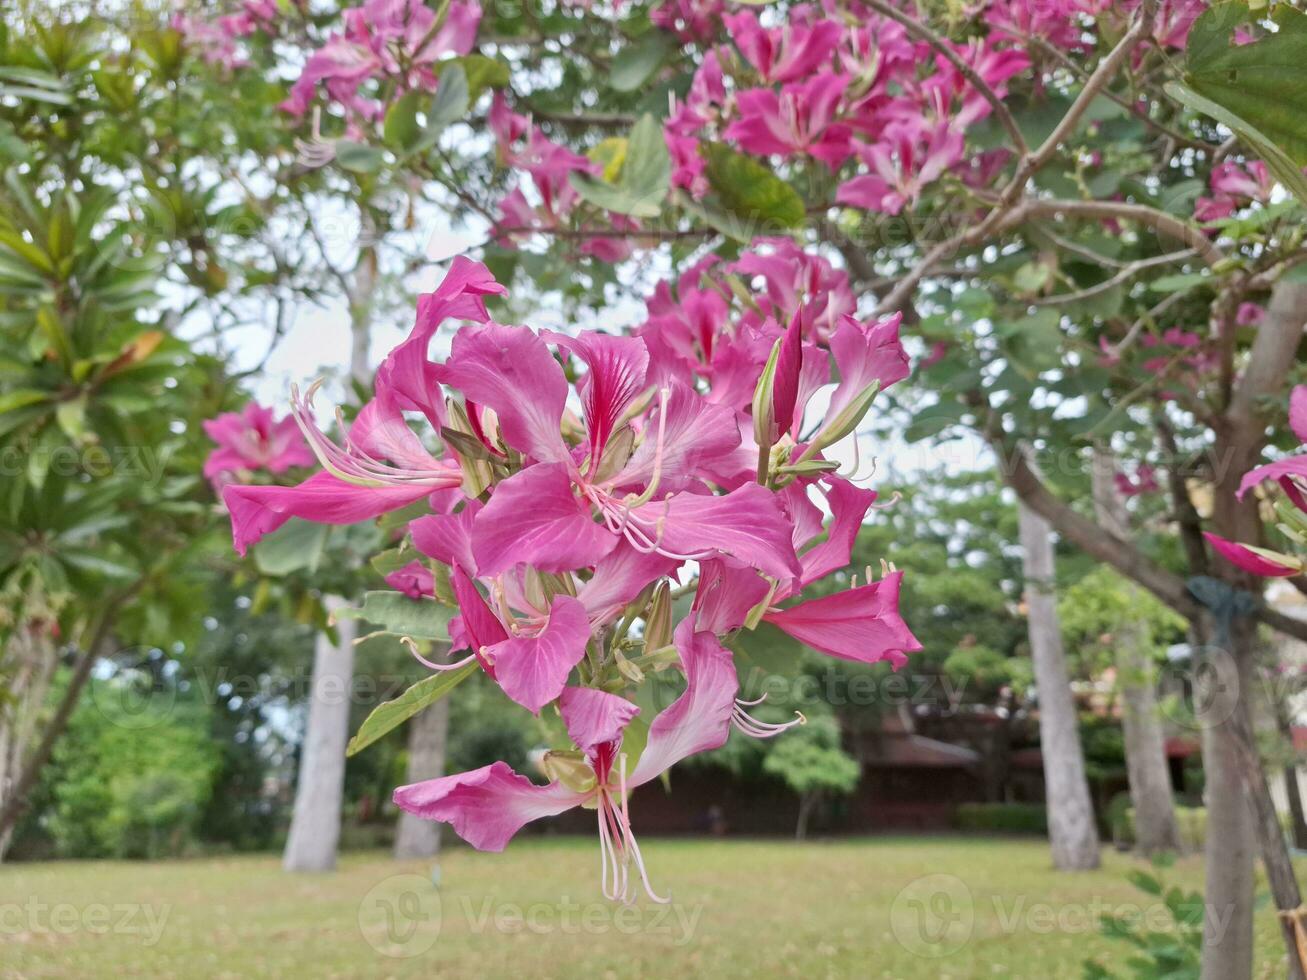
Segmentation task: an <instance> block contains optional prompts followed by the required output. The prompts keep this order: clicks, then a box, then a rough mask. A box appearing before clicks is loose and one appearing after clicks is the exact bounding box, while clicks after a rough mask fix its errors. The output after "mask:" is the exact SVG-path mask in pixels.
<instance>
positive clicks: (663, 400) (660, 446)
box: [626, 385, 669, 507]
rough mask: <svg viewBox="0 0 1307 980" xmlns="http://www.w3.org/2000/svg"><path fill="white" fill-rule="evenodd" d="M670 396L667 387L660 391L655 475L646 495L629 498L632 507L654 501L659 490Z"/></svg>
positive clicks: (628, 501)
mask: <svg viewBox="0 0 1307 980" xmlns="http://www.w3.org/2000/svg"><path fill="white" fill-rule="evenodd" d="M668 394H669V391H668V388H667V386H666V385H663V387H661V388H659V389H658V436H657V439H656V440H655V442H654V461H653V474H652V475H651V476H650V477H649V485H648V486H647V487H645V488H644V493H642V494H640V496H638V497H636V498H634V499H631V498H629V497H628V498H627V501H626V502H627V503H628V504H629V506H631V507H639V506H640V505H641V504H647V503H648V502H649V501H650V500H652V499H653V495H654V494H655V493H656V492H657V490H658V484H659V483H660V482H661V481H662V478H663V450H664V448H665V447H666V432H667V396H668Z"/></svg>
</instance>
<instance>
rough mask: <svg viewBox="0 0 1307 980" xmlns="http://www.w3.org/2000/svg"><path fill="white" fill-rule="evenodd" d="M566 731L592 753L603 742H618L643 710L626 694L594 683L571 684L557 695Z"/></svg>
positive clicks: (580, 745) (579, 746)
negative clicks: (592, 685)
mask: <svg viewBox="0 0 1307 980" xmlns="http://www.w3.org/2000/svg"><path fill="white" fill-rule="evenodd" d="M558 710H559V711H560V712H561V713H562V716H563V724H565V725H566V726H567V734H568V735H569V736H570V737H571V739H572V742H573V743H575V745H576V747H577V748H578V749H580V750H581V751H582V752H584V753H586V754H587V755H589V754H590V753H591V752H593V751H594V749H595V748H597V747H598V746H600V745H604V744H607V743H609V742H615V741H617V740H618V739H619V738H621V737H622V732H624V731H625V730H626V726H627V725H629V724H630V723H631V719H632V718H634V717H635V716H636V715H638V714H639V713H640V709H639V708H638V707H637V706H636V705H634V704H632V703H631V702H630V701H628V700H626V698H623V697H619V696H617V695H616V694H609V693H608V692H607V691H599V690H596V689H595V688H593V687H568V688H564V689H563V694H562V696H561V697H560V698H559V699H558Z"/></svg>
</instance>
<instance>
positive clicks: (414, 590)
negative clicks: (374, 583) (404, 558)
mask: <svg viewBox="0 0 1307 980" xmlns="http://www.w3.org/2000/svg"><path fill="white" fill-rule="evenodd" d="M386 584H387V585H389V586H390V587H391V588H392V589H395V590H396V591H397V592H403V593H404V594H405V595H406V596H408V597H409V598H410V599H421V598H422V597H423V596H431V595H435V594H436V581H435V578H434V577H432V575H431V569H429V568H427V566H426V565H424V564H423V563H422V562H420V561H411V562H409V563H408V564H407V565H405V566H404V567H403V568H400V569H396V570H395V571H393V572H391V573H390V574H389V575H387V576H386Z"/></svg>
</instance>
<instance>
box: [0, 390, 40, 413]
mask: <svg viewBox="0 0 1307 980" xmlns="http://www.w3.org/2000/svg"><path fill="white" fill-rule="evenodd" d="M51 397H52V396H51V394H50V392H48V391H38V390H37V389H35V388H18V389H16V390H14V391H7V392H5V393H4V394H3V395H0V414H3V413H5V412H12V411H13V410H14V409H16V408H23V407H25V406H27V405H35V404H37V403H38V402H47V401H49V400H50V399H51Z"/></svg>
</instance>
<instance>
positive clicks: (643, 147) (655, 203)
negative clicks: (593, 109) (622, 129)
mask: <svg viewBox="0 0 1307 980" xmlns="http://www.w3.org/2000/svg"><path fill="white" fill-rule="evenodd" d="M671 177H672V160H671V157H670V156H669V155H668V153H667V144H666V143H665V142H664V141H663V131H662V127H661V126H659V125H658V121H657V120H656V119H654V117H653V116H651V115H649V114H648V113H645V114H644V115H643V116H641V117H640V119H639V121H638V122H636V124H635V126H634V127H633V128H632V129H631V135H630V138H629V139H628V140H627V144H626V156H625V159H624V160H623V162H622V169H621V172H620V173H619V174H618V176H617V180H616V181H615V182H613V183H609V182H608V181H604V180H599V179H597V178H595V177H591V176H589V175H588V174H580V173H573V174H572V175H571V181H572V186H573V187H574V188H576V191H577V193H578V194H580V195H581V197H583V198H584V199H585V200H587V201H589V202H590V203H591V204H594V205H596V206H598V207H601V208H604V209H605V210H607V211H615V212H617V213H618V214H629V215H633V216H635V217H637V218H656V217H657V216H658V214H659V212H660V211H661V210H662V203H663V199H664V198H665V197H666V196H667V189H668V186H669V184H670V182H671Z"/></svg>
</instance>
